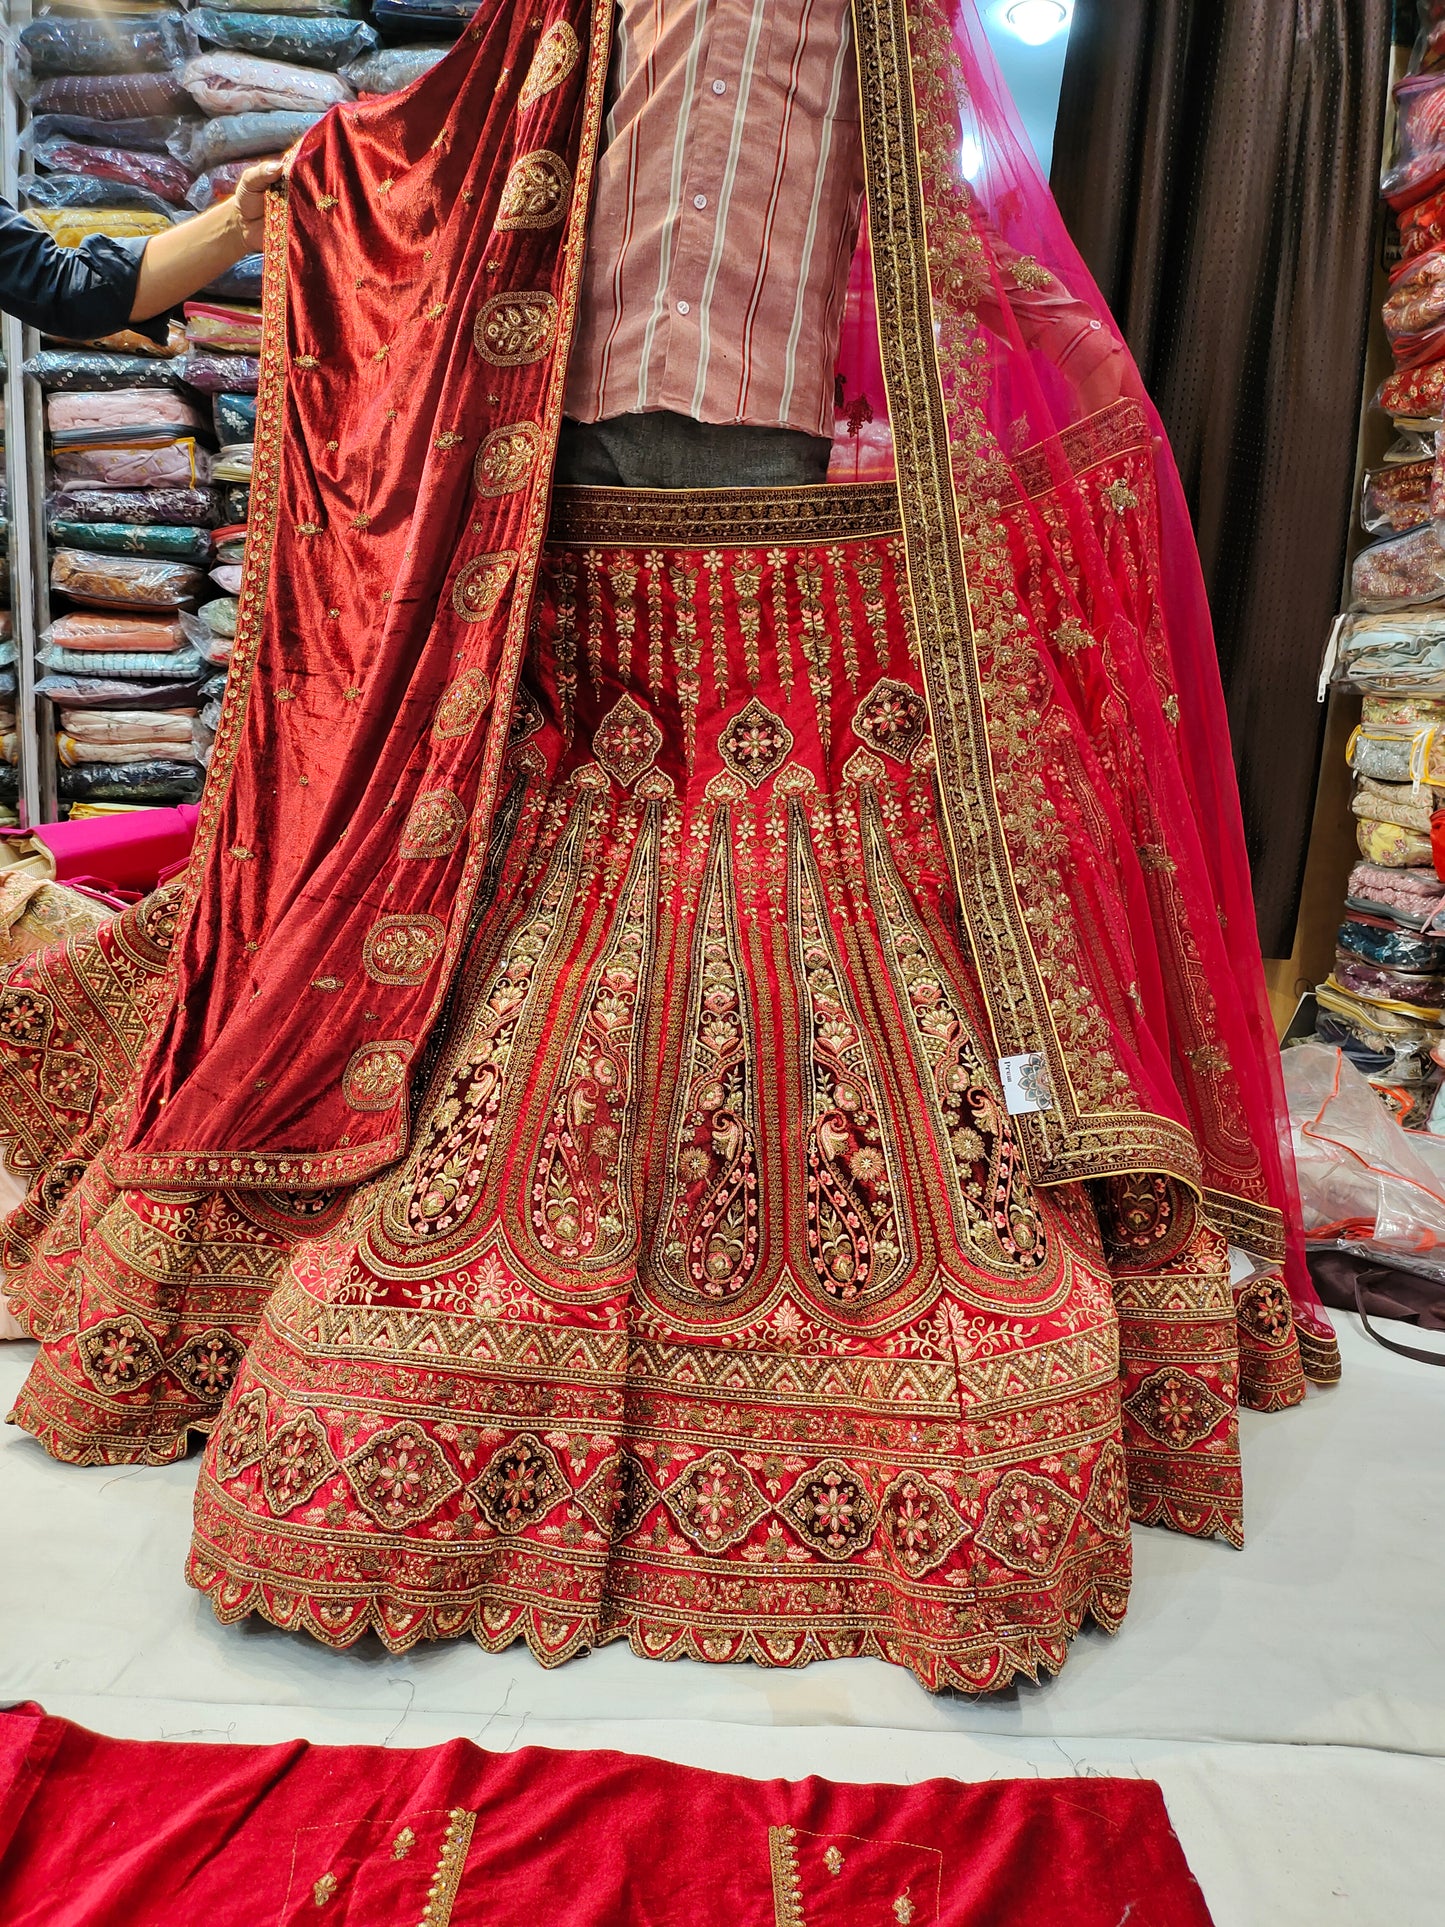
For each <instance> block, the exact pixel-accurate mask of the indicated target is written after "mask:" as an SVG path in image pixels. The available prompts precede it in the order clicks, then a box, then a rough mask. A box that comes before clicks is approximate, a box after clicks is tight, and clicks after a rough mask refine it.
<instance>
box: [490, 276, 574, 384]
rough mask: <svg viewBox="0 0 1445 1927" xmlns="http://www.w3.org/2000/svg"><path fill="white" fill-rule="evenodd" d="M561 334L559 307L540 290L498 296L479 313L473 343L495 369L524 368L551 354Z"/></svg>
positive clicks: (548, 295)
mask: <svg viewBox="0 0 1445 1927" xmlns="http://www.w3.org/2000/svg"><path fill="white" fill-rule="evenodd" d="M556 334H557V303H556V302H555V301H554V300H553V298H552V296H551V295H550V294H547V293H544V292H543V291H542V290H541V289H540V288H539V289H536V290H535V291H531V292H528V293H526V294H494V295H493V296H492V298H491V299H490V300H489V301H484V302H483V303H482V305H481V307H480V308H479V309H478V310H477V318H476V321H475V322H474V323H473V325H472V341H473V344H474V345H475V347H476V350H477V353H478V354H479V355H480V356H481V357H482V360H483V361H488V362H490V363H491V364H492V366H493V367H495V368H522V367H525V366H527V365H528V363H530V362H534V361H541V360H542V359H543V357H544V356H545V355H547V354H549V353H550V352H551V348H552V343H553V340H554V339H555V337H556Z"/></svg>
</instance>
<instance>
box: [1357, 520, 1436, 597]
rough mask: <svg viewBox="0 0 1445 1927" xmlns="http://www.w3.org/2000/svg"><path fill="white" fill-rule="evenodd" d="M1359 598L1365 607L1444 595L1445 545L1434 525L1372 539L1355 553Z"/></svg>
mask: <svg viewBox="0 0 1445 1927" xmlns="http://www.w3.org/2000/svg"><path fill="white" fill-rule="evenodd" d="M1351 583H1352V591H1353V594H1354V598H1355V600H1356V602H1358V603H1361V604H1363V605H1364V606H1365V607H1366V608H1373V609H1388V608H1391V607H1408V606H1409V605H1411V604H1414V603H1423V602H1438V601H1439V600H1440V599H1441V597H1445V549H1442V548H1441V546H1440V542H1439V539H1438V538H1437V536H1436V534H1435V531H1434V529H1433V528H1432V527H1430V526H1428V525H1427V526H1426V527H1425V528H1423V529H1415V530H1414V531H1413V532H1412V533H1411V534H1409V535H1393V536H1390V537H1389V538H1388V540H1386V541H1384V542H1373V543H1371V545H1370V546H1369V548H1366V549H1361V550H1360V553H1359V554H1358V555H1357V556H1356V557H1355V564H1354V571H1353V575H1352V578H1351Z"/></svg>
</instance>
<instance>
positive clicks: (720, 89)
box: [712, 80, 728, 94]
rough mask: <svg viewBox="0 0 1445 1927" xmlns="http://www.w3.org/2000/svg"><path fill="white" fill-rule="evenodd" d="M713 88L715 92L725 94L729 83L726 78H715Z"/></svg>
mask: <svg viewBox="0 0 1445 1927" xmlns="http://www.w3.org/2000/svg"><path fill="white" fill-rule="evenodd" d="M712 90H713V92H714V93H715V94H725V93H726V92H727V90H728V84H727V82H726V81H725V80H715V81H714V82H713V84H712Z"/></svg>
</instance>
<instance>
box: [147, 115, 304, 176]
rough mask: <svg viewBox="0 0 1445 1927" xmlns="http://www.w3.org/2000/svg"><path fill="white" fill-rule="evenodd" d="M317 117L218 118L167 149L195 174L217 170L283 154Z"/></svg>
mask: <svg viewBox="0 0 1445 1927" xmlns="http://www.w3.org/2000/svg"><path fill="white" fill-rule="evenodd" d="M320 118H321V116H320V114H293V113H286V112H284V111H282V110H280V109H277V110H276V111H275V112H272V113H262V114H221V115H220V116H218V118H217V119H215V120H208V121H205V122H204V123H203V124H202V125H201V126H200V127H199V128H198V129H197V130H196V132H195V133H194V134H193V135H192V136H191V138H190V139H189V140H188V142H187V143H186V145H185V147H184V148H182V147H181V146H179V145H177V146H175V147H173V148H172V149H171V152H172V153H174V154H176V155H177V157H178V158H179V159H182V160H184V161H185V163H186V165H187V166H188V167H190V168H192V169H193V170H194V171H195V172H196V173H198V174H199V173H202V172H204V171H205V170H206V169H207V168H212V167H219V166H220V165H221V163H222V162H223V161H243V160H250V158H251V157H252V155H254V154H284V153H285V152H286V149H287V148H288V147H290V146H292V145H293V144H294V143H295V142H296V141H299V140H300V138H301V136H302V135H303V134H304V133H306V132H307V130H308V129H309V128H312V127H314V126H315V125H316V123H317V121H319V120H320Z"/></svg>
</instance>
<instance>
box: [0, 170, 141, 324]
mask: <svg viewBox="0 0 1445 1927" xmlns="http://www.w3.org/2000/svg"><path fill="white" fill-rule="evenodd" d="M138 272H139V262H138V259H137V256H136V255H135V254H134V253H133V252H132V251H131V250H129V249H128V248H127V247H126V245H125V244H124V243H123V242H121V241H114V240H112V239H110V237H109V236H108V235H103V234H98V235H93V236H92V237H91V238H90V239H89V240H88V241H86V242H85V243H84V244H83V245H82V246H81V247H78V248H62V247H58V246H57V245H56V243H55V242H54V241H53V240H52V239H51V237H50V235H48V234H47V233H46V232H45V230H44V228H40V227H37V226H36V225H35V223H34V222H33V221H28V220H26V218H25V216H24V215H23V214H21V213H18V212H17V211H16V209H15V208H13V207H11V206H10V205H9V203H8V202H3V201H0V308H4V309H5V310H6V312H7V313H9V314H13V315H18V316H19V317H20V319H21V320H22V321H23V322H25V324H26V325H27V326H28V327H31V328H39V329H40V331H41V333H42V334H50V335H63V336H64V337H66V339H68V340H71V341H90V340H93V339H94V338H95V337H96V336H97V335H108V334H112V333H113V332H114V331H115V330H116V329H117V328H123V327H124V326H125V325H126V322H127V321H128V320H129V318H130V308H131V301H132V298H133V296H134V292H135V282H136V276H137V273H138Z"/></svg>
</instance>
